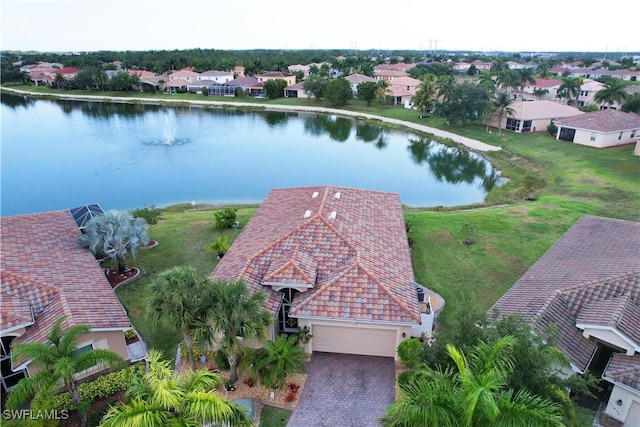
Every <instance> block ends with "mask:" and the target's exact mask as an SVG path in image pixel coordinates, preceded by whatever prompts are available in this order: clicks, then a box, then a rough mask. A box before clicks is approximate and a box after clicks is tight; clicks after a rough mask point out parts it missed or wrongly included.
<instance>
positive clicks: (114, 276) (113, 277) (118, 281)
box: [104, 267, 140, 289]
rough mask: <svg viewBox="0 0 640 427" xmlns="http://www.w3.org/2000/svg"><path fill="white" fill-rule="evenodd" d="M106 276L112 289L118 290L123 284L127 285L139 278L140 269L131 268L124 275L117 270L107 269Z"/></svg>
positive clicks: (105, 270)
mask: <svg viewBox="0 0 640 427" xmlns="http://www.w3.org/2000/svg"><path fill="white" fill-rule="evenodd" d="M104 275H105V276H107V279H108V280H109V284H110V285H111V287H112V288H113V289H116V288H117V287H118V286H120V285H122V284H123V283H127V282H129V281H131V280H133V279H135V278H136V277H138V276H139V275H140V269H139V268H136V267H129V268H127V269H126V271H125V273H124V274H120V273H118V269H117V268H105V269H104Z"/></svg>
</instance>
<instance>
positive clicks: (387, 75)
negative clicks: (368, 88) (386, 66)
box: [373, 69, 409, 82]
mask: <svg viewBox="0 0 640 427" xmlns="http://www.w3.org/2000/svg"><path fill="white" fill-rule="evenodd" d="M373 77H374V78H375V79H376V80H386V81H388V82H391V81H392V80H394V79H399V78H400V77H409V73H407V72H406V71H398V70H380V69H379V70H375V69H374V71H373Z"/></svg>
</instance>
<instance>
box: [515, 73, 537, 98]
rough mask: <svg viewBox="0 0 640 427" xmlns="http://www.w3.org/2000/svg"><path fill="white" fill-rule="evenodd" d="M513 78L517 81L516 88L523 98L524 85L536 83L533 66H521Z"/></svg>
mask: <svg viewBox="0 0 640 427" xmlns="http://www.w3.org/2000/svg"><path fill="white" fill-rule="evenodd" d="M515 78H516V81H517V82H518V88H519V89H520V93H521V95H522V99H524V86H525V85H526V84H527V83H531V84H532V85H535V84H536V77H535V75H534V72H533V68H523V69H521V70H518V71H517V72H516V77H515Z"/></svg>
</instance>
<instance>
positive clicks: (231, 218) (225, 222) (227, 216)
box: [213, 208, 236, 230]
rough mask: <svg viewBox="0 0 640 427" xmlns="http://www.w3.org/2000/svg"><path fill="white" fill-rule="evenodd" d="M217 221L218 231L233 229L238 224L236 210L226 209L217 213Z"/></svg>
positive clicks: (215, 214) (215, 215)
mask: <svg viewBox="0 0 640 427" xmlns="http://www.w3.org/2000/svg"><path fill="white" fill-rule="evenodd" d="M213 215H214V217H215V221H216V224H215V226H216V229H218V230H224V229H226V228H232V227H233V225H234V224H235V223H236V210H235V209H233V208H225V209H222V210H219V211H216V212H215V213H214V214H213Z"/></svg>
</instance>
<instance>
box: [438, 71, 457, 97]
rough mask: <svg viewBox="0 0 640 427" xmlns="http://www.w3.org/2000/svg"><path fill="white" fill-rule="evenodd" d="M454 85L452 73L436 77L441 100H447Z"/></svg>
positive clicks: (454, 79) (454, 80)
mask: <svg viewBox="0 0 640 427" xmlns="http://www.w3.org/2000/svg"><path fill="white" fill-rule="evenodd" d="M455 86H456V78H455V77H453V76H452V75H448V74H447V75H442V76H440V77H438V97H441V98H442V99H441V101H442V102H447V100H448V99H449V96H450V95H451V92H453V88H454V87H455Z"/></svg>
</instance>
